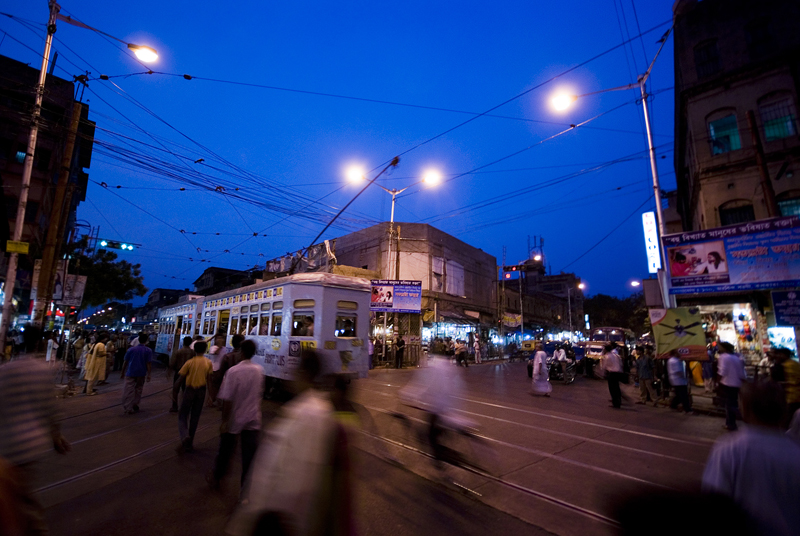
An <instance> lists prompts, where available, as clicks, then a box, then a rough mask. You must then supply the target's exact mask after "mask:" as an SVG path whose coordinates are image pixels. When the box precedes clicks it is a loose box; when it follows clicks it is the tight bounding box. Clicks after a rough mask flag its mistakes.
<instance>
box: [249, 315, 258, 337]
mask: <svg viewBox="0 0 800 536" xmlns="http://www.w3.org/2000/svg"><path fill="white" fill-rule="evenodd" d="M257 333H258V315H250V324H248V326H247V334H248V335H256V334H257Z"/></svg>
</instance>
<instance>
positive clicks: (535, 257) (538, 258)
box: [533, 255, 542, 262]
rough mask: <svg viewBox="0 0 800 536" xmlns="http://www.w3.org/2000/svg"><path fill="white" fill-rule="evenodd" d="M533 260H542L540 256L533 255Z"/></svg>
mask: <svg viewBox="0 0 800 536" xmlns="http://www.w3.org/2000/svg"><path fill="white" fill-rule="evenodd" d="M533 260H535V261H536V262H539V261H540V260H542V256H541V255H535V256H534V257H533Z"/></svg>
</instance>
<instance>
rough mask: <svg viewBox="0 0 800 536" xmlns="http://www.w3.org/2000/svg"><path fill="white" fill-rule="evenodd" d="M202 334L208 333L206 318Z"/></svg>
mask: <svg viewBox="0 0 800 536" xmlns="http://www.w3.org/2000/svg"><path fill="white" fill-rule="evenodd" d="M203 333H205V334H206V335H208V334H209V333H210V332H209V331H208V319H207V318H206V320H205V322H203Z"/></svg>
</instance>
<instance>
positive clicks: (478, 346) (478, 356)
mask: <svg viewBox="0 0 800 536" xmlns="http://www.w3.org/2000/svg"><path fill="white" fill-rule="evenodd" d="M472 347H473V349H474V350H475V363H476V364H478V365H480V364H481V340H480V338H478V337H475V342H473V343H472Z"/></svg>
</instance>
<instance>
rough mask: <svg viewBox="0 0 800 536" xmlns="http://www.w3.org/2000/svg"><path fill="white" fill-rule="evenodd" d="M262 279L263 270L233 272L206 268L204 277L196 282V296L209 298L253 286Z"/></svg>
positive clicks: (228, 269)
mask: <svg viewBox="0 0 800 536" xmlns="http://www.w3.org/2000/svg"><path fill="white" fill-rule="evenodd" d="M261 278H262V272H261V270H257V271H245V270H232V269H230V268H220V267H217V266H212V267H211V268H206V270H205V271H204V272H203V273H202V275H201V276H200V277H198V278H197V280H196V281H195V282H194V289H195V293H196V294H200V295H203V296H209V295H211V294H217V293H218V292H224V291H226V290H230V289H232V288H237V287H244V286H247V285H252V284H254V283H257V282H258V281H260V280H261Z"/></svg>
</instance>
